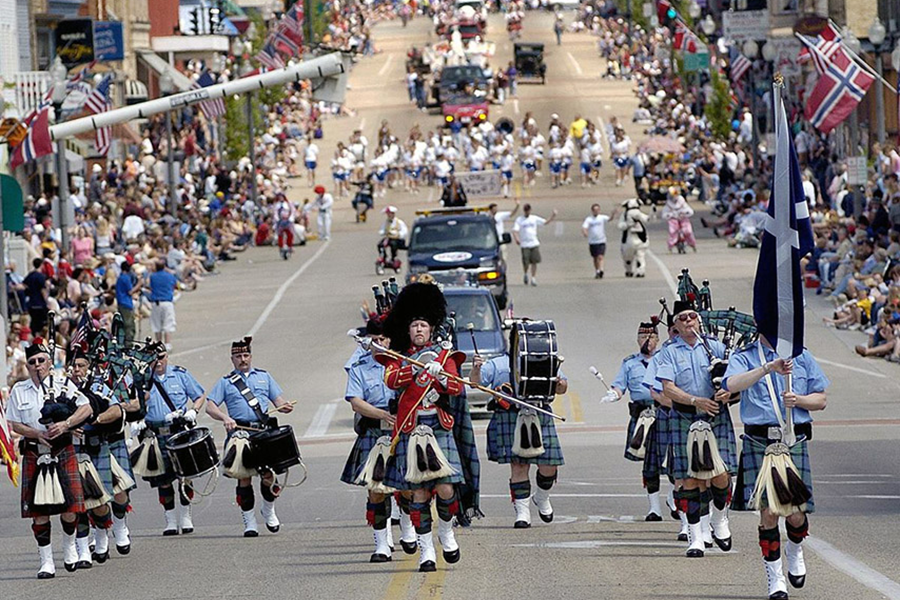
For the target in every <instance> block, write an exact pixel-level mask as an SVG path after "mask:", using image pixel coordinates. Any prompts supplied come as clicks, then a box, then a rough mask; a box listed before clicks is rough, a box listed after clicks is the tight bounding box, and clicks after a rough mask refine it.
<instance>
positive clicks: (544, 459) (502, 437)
mask: <svg viewBox="0 0 900 600" xmlns="http://www.w3.org/2000/svg"><path fill="white" fill-rule="evenodd" d="M537 416H538V418H539V419H540V420H541V441H542V443H543V444H544V453H543V454H541V455H540V456H535V457H534V458H523V457H521V456H519V455H517V454H513V451H512V447H513V440H514V438H515V435H516V419H518V417H519V413H518V411H515V410H496V411H494V414H493V415H491V422H490V423H488V427H487V455H488V460H490V461H493V462H495V463H498V464H501V465H506V464H509V463H512V462H515V463H520V464H529V465H551V466H560V465H564V464H565V460H564V459H563V452H562V446H561V445H560V443H559V434H557V433H556V425H555V424H554V423H553V417H548V416H547V415H543V414H541V413H538V414H537Z"/></svg>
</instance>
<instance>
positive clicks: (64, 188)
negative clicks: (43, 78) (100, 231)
mask: <svg viewBox="0 0 900 600" xmlns="http://www.w3.org/2000/svg"><path fill="white" fill-rule="evenodd" d="M49 72H50V85H52V86H53V88H52V92H51V93H50V100H51V102H53V108H54V109H55V112H56V122H57V123H61V122H62V105H63V102H65V100H66V80H67V79H68V75H69V70H68V69H67V68H66V65H64V64H63V62H62V59H61V58H60V57H59V56H57V57H56V58H55V59H54V60H53V64H52V65H50V70H49ZM56 155H57V159H56V160H57V163H56V164H57V171H56V179H57V192H56V195H57V198H58V199H57V206H58V207H59V218H58V220H57V222H58V223H59V230H60V233H61V234H62V239H61V240H60V241H61V243H62V247H63V249H68V247H69V232H68V218H67V215H66V208H67V207H66V202H67V200H68V198H69V189H68V188H69V185H68V184H69V164H68V162H67V161H66V142H65V140H63V139H60V140H57V142H56Z"/></svg>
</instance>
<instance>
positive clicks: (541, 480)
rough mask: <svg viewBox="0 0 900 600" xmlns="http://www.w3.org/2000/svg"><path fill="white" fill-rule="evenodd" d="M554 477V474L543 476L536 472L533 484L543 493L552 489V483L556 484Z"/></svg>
mask: <svg viewBox="0 0 900 600" xmlns="http://www.w3.org/2000/svg"><path fill="white" fill-rule="evenodd" d="M556 476H557V475H556V473H554V474H553V475H544V474H543V473H541V472H540V471H538V472H537V475H536V476H535V478H534V479H535V483H537V486H538V487H539V488H541V489H542V490H544V491H547V490H549V489H550V488H552V487H553V484H554V483H556Z"/></svg>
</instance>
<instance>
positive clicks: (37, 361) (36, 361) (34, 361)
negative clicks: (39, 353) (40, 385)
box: [28, 358, 47, 367]
mask: <svg viewBox="0 0 900 600" xmlns="http://www.w3.org/2000/svg"><path fill="white" fill-rule="evenodd" d="M45 362H47V359H46V358H30V359H28V364H29V365H31V366H33V367H36V366H38V365H42V364H44V363H45Z"/></svg>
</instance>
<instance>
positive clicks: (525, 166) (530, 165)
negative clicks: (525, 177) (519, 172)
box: [522, 162, 534, 172]
mask: <svg viewBox="0 0 900 600" xmlns="http://www.w3.org/2000/svg"><path fill="white" fill-rule="evenodd" d="M522 168H523V169H525V170H526V171H529V172H533V171H534V163H533V162H523V163H522Z"/></svg>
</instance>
